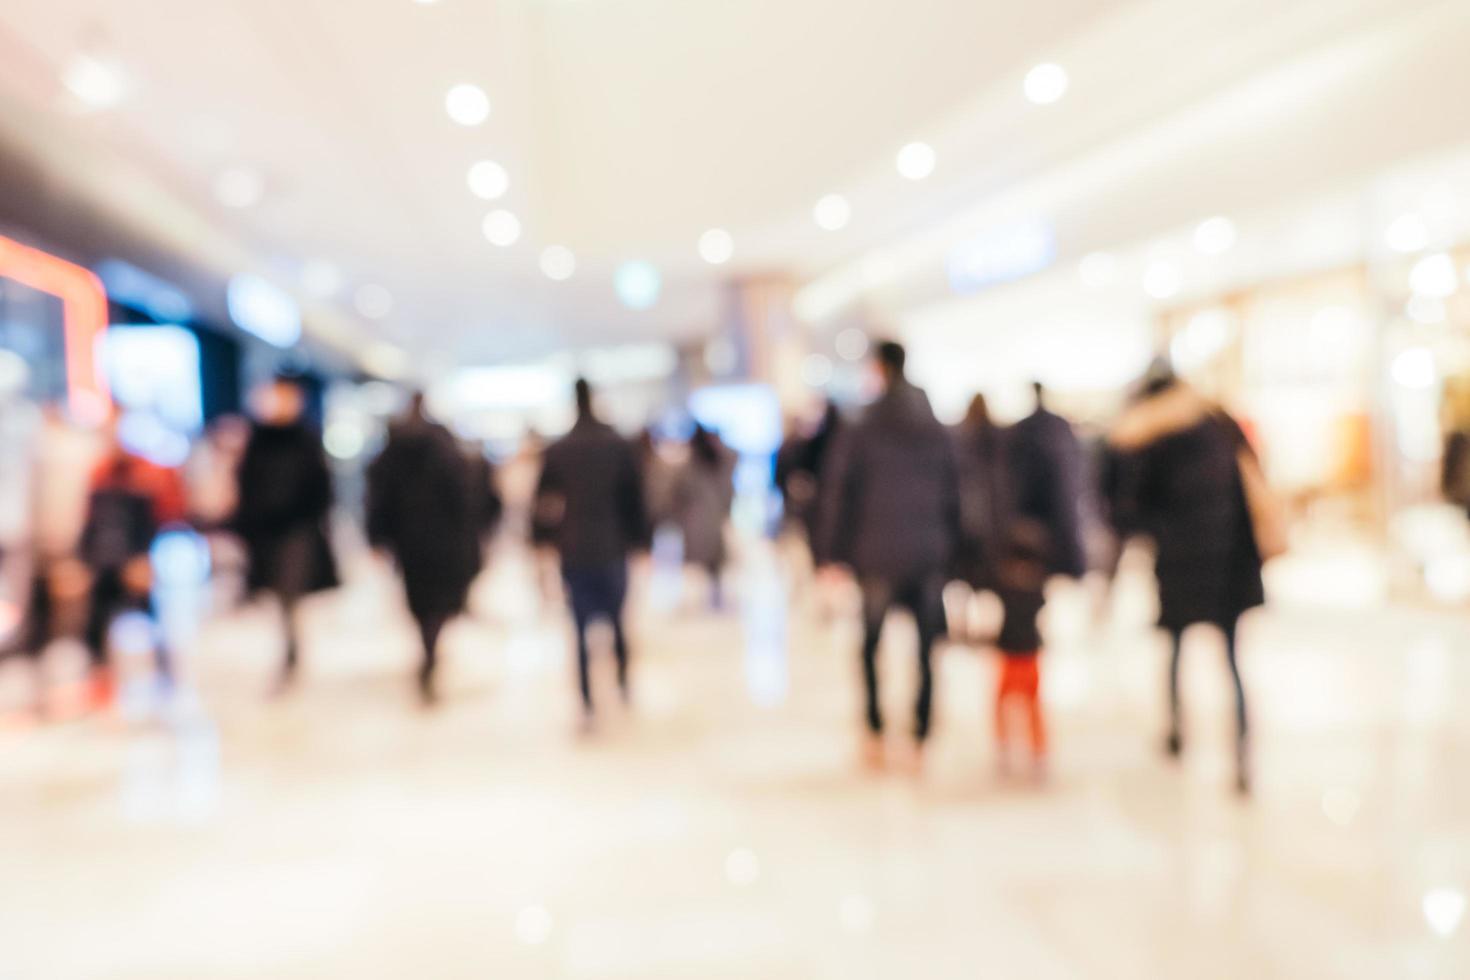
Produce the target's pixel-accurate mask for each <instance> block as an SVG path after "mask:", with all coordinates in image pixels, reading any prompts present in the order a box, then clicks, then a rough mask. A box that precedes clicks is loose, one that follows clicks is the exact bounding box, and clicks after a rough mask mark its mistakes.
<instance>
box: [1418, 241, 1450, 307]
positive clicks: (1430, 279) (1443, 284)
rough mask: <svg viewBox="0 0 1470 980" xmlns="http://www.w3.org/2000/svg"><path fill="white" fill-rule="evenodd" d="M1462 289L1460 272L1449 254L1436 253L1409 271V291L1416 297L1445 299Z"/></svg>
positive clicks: (1425, 257) (1426, 257) (1427, 256)
mask: <svg viewBox="0 0 1470 980" xmlns="http://www.w3.org/2000/svg"><path fill="white" fill-rule="evenodd" d="M1459 288H1460V270H1458V269H1456V268H1455V260H1454V259H1452V258H1450V256H1449V254H1448V253H1445V252H1436V253H1435V254H1434V255H1426V256H1424V258H1422V259H1420V260H1419V261H1418V262H1415V263H1414V268H1413V269H1411V270H1410V271H1409V289H1411V290H1412V291H1413V293H1414V295H1416V296H1428V297H1430V298H1432V299H1445V298H1447V297H1449V296H1453V295H1454V293H1455V290H1457V289H1459Z"/></svg>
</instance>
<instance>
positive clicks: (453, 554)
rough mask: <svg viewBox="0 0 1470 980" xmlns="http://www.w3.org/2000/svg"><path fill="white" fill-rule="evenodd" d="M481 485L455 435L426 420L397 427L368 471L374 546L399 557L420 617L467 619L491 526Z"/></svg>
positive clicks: (369, 527) (369, 528) (369, 524)
mask: <svg viewBox="0 0 1470 980" xmlns="http://www.w3.org/2000/svg"><path fill="white" fill-rule="evenodd" d="M478 478H483V479H488V477H487V476H486V474H485V472H484V470H483V469H481V470H479V471H476V470H475V468H474V467H473V465H472V461H471V460H470V459H469V458H468V457H466V456H465V454H464V453H462V452H461V451H460V448H459V445H458V444H457V443H456V442H455V440H454V437H453V436H452V435H450V433H449V430H447V429H445V428H444V427H443V426H441V425H435V424H434V423H432V422H428V421H426V420H423V419H412V420H409V421H407V422H404V423H401V424H399V425H396V426H394V427H393V428H392V429H391V430H390V431H389V434H388V443H387V445H386V446H384V447H383V451H382V453H380V454H379V455H378V458H377V459H375V460H373V462H372V465H371V466H369V467H368V471H367V532H368V540H369V541H371V542H372V543H373V544H374V545H375V546H378V547H381V548H385V549H387V550H388V551H389V552H390V553H391V554H392V555H393V559H394V561H395V562H396V563H397V565H398V569H399V571H400V572H401V573H402V575H403V588H404V592H405V594H406V595H407V597H408V607H409V610H410V611H411V612H412V613H413V614H414V615H415V616H416V617H419V618H425V617H429V616H443V617H448V616H454V615H457V614H458V613H461V612H463V611H464V608H465V602H466V600H467V598H468V596H469V591H470V585H471V583H473V582H474V580H475V577H476V576H477V575H478V574H479V573H480V565H481V535H482V533H483V531H484V529H485V522H486V513H485V511H486V501H485V496H486V493H487V492H488V483H487V484H486V486H485V487H483V488H482V487H478V486H476V485H475V484H476V483H477V482H478Z"/></svg>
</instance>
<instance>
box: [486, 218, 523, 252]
mask: <svg viewBox="0 0 1470 980" xmlns="http://www.w3.org/2000/svg"><path fill="white" fill-rule="evenodd" d="M480 230H481V231H482V232H484V233H485V238H486V239H487V240H488V241H489V242H490V244H491V245H499V246H500V247H501V248H509V247H510V246H511V245H514V244H515V243H516V242H518V241H520V238H521V219H520V218H517V217H516V216H515V215H514V214H512V213H511V212H509V211H507V210H505V209H504V208H501V209H499V210H497V211H491V212H490V213H489V214H487V215H485V220H484V221H483V222H482V223H481V225H480Z"/></svg>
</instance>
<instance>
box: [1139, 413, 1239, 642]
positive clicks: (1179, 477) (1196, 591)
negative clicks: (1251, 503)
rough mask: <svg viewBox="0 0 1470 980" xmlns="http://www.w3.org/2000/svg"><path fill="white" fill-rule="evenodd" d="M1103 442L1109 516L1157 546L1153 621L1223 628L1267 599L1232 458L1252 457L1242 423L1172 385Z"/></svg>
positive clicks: (1235, 461)
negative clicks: (1109, 477)
mask: <svg viewBox="0 0 1470 980" xmlns="http://www.w3.org/2000/svg"><path fill="white" fill-rule="evenodd" d="M1110 441H1111V443H1112V445H1113V446H1114V447H1115V448H1116V449H1117V450H1118V451H1119V453H1120V455H1119V457H1118V463H1117V466H1118V467H1119V474H1118V478H1117V481H1116V487H1117V491H1116V493H1117V496H1116V499H1115V500H1114V502H1113V510H1114V514H1115V519H1116V520H1117V521H1118V522H1119V523H1120V525H1121V526H1123V527H1126V528H1132V529H1137V530H1139V531H1141V532H1143V533H1144V534H1146V535H1148V536H1149V537H1150V538H1152V539H1153V541H1154V545H1155V547H1156V549H1157V559H1156V573H1157V576H1158V580H1159V606H1160V609H1159V624H1160V625H1161V626H1163V627H1164V628H1166V629H1169V630H1174V631H1178V630H1183V629H1184V628H1185V627H1187V626H1189V625H1191V624H1194V623H1214V624H1216V625H1219V626H1221V627H1231V626H1233V625H1234V624H1235V621H1236V620H1237V619H1239V618H1240V616H1241V614H1242V613H1244V612H1245V611H1246V610H1248V609H1252V608H1254V607H1256V606H1259V605H1261V604H1262V603H1263V602H1265V589H1264V587H1263V586H1262V582H1261V564H1262V563H1261V556H1260V552H1259V550H1258V548H1257V546H1256V538H1255V532H1254V529H1253V527H1252V524H1251V515H1250V509H1249V507H1248V505H1247V503H1246V497H1245V489H1244V485H1243V484H1242V482H1241V476H1240V463H1239V459H1238V455H1237V454H1238V453H1240V452H1242V451H1244V452H1249V451H1250V449H1249V446H1248V444H1247V443H1246V440H1245V436H1244V434H1243V433H1242V432H1241V430H1240V426H1239V425H1237V424H1236V423H1235V421H1234V420H1233V419H1231V418H1230V417H1229V416H1228V415H1226V414H1225V413H1224V412H1223V411H1222V410H1220V409H1218V408H1216V407H1215V406H1213V405H1211V404H1210V403H1208V402H1206V401H1205V400H1204V399H1202V398H1200V397H1199V396H1198V395H1196V394H1194V393H1193V392H1192V391H1190V390H1189V389H1188V388H1186V387H1184V386H1182V385H1175V386H1173V387H1170V388H1168V389H1165V390H1164V391H1163V392H1161V393H1158V394H1155V395H1152V396H1150V397H1147V398H1145V399H1143V400H1142V401H1140V402H1139V403H1138V404H1136V405H1135V406H1133V407H1132V408H1131V409H1130V410H1129V411H1128V412H1126V413H1125V414H1124V415H1123V417H1122V418H1121V419H1120V420H1119V422H1118V424H1117V426H1116V427H1115V428H1114V431H1113V434H1112V437H1111V440H1110Z"/></svg>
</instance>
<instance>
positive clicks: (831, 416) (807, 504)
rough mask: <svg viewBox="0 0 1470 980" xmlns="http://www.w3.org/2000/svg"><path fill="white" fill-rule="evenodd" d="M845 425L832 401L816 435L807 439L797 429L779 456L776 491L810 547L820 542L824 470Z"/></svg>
mask: <svg viewBox="0 0 1470 980" xmlns="http://www.w3.org/2000/svg"><path fill="white" fill-rule="evenodd" d="M841 424H842V415H841V412H840V411H839V410H838V408H837V403H836V402H834V401H832V400H831V399H828V401H827V402H826V404H825V405H824V406H823V409H822V417H821V419H820V420H819V421H818V422H817V424H816V426H815V427H814V428H813V429H812V431H811V432H810V433H808V434H805V435H803V434H802V433H801V432H800V431H797V430H795V429H794V428H793V431H792V432H790V433H789V434H788V436H787V438H786V440H785V441H784V442H783V443H782V444H781V448H780V450H779V451H778V452H777V454H776V474H775V477H776V487H777V489H779V490H780V491H781V498H782V501H783V504H784V506H785V510H786V516H787V518H788V519H789V520H791V521H792V522H794V523H795V524H796V525H797V526H799V527H800V528H802V530H803V532H804V533H805V535H806V538H807V541H808V543H810V542H812V541H814V540H815V539H816V533H817V527H818V526H819V524H820V520H819V518H818V516H817V515H818V511H819V509H820V503H821V489H820V481H821V474H822V468H823V466H824V465H825V464H826V462H827V455H828V452H829V451H830V450H831V448H832V446H833V444H834V443H835V441H836V439H837V433H838V431H839V429H840V427H841Z"/></svg>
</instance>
